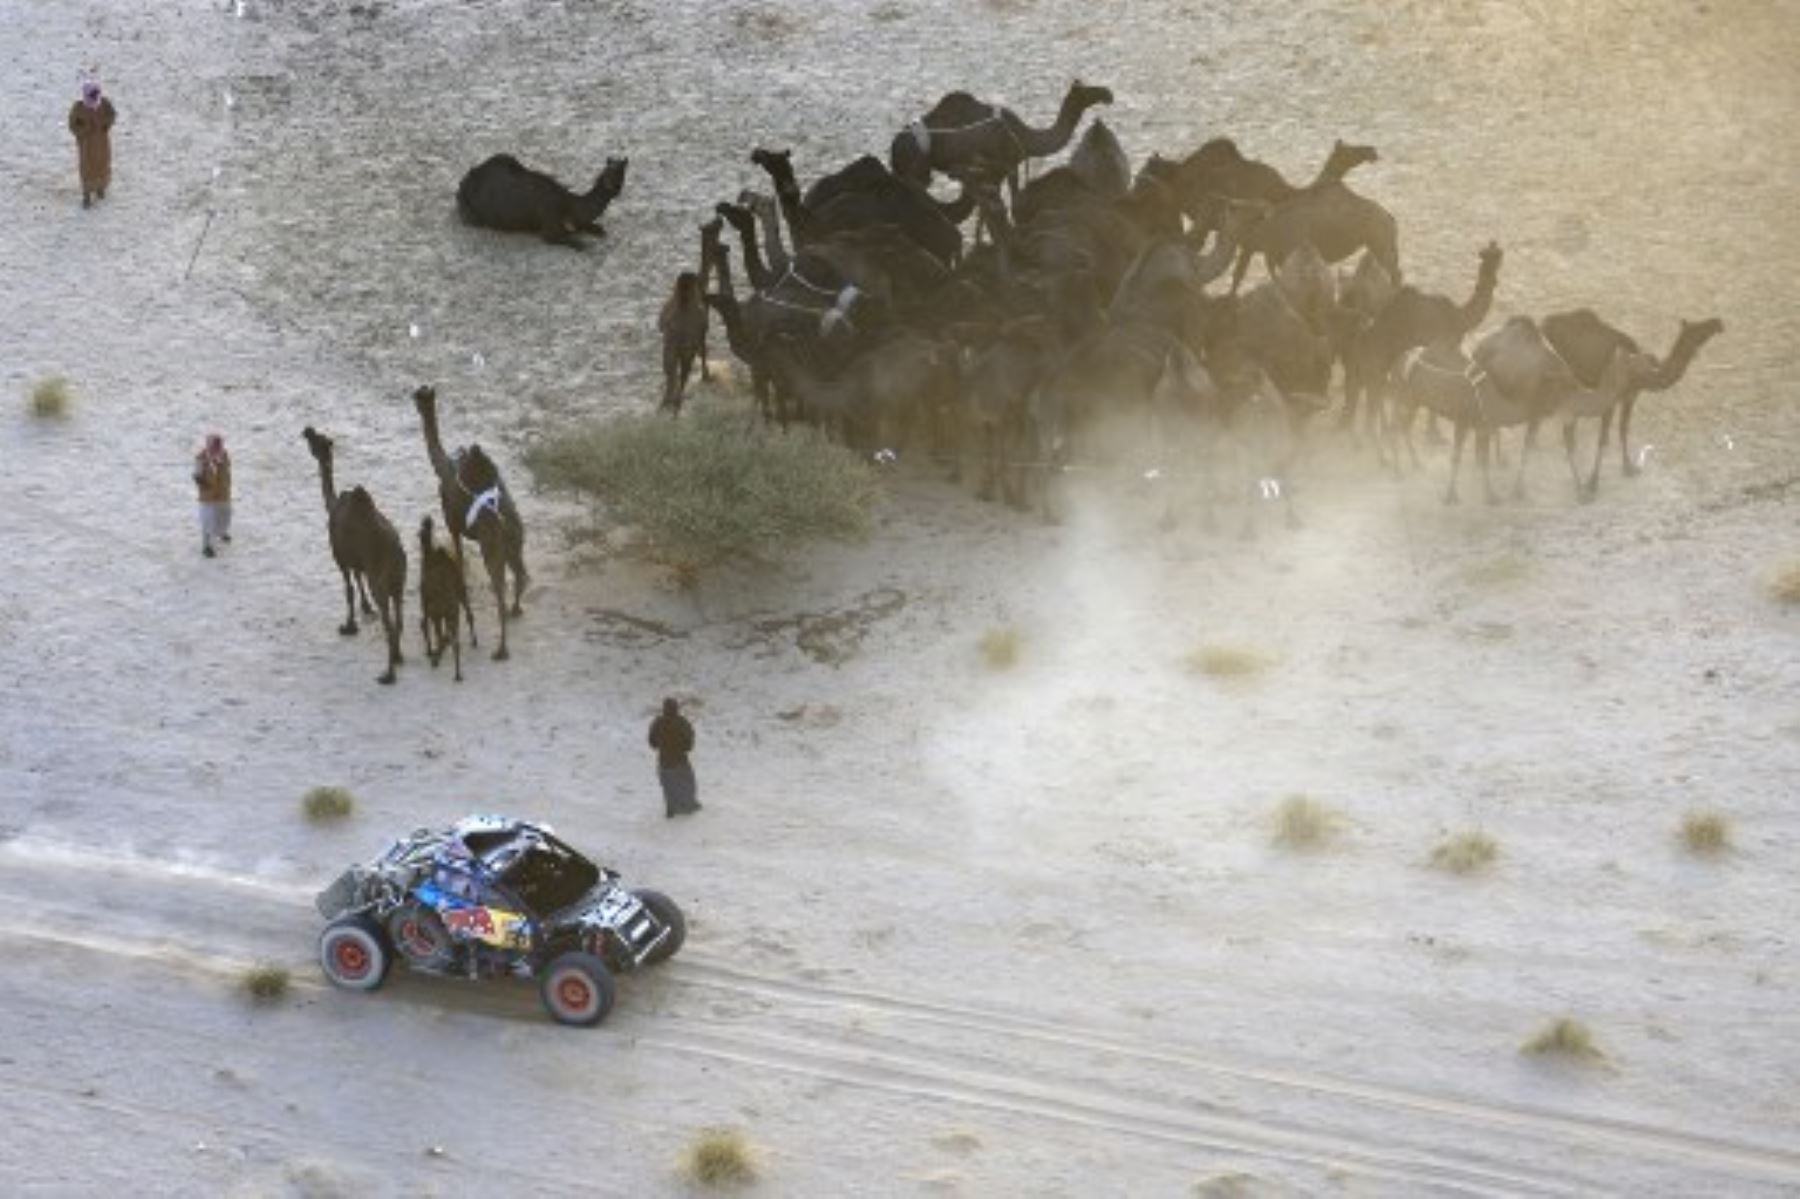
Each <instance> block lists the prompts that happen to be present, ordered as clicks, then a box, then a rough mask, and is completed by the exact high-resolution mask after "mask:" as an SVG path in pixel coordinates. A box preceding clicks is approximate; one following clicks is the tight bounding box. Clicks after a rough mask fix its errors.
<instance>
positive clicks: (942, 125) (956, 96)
mask: <svg viewBox="0 0 1800 1199" xmlns="http://www.w3.org/2000/svg"><path fill="white" fill-rule="evenodd" d="M993 115H994V106H993V105H992V104H989V103H988V102H987V101H985V100H977V99H976V98H975V97H974V96H971V95H970V94H969V93H968V92H946V93H945V94H944V98H943V99H941V100H939V101H938V102H937V103H936V104H933V105H932V106H931V111H930V112H928V113H926V114H925V115H924V117H923V118H921V119H922V120H923V121H924V122H925V124H926V126H927V127H929V128H932V129H958V128H961V127H962V126H965V125H974V124H978V123H980V122H982V121H986V120H989V119H991V118H992V117H993Z"/></svg>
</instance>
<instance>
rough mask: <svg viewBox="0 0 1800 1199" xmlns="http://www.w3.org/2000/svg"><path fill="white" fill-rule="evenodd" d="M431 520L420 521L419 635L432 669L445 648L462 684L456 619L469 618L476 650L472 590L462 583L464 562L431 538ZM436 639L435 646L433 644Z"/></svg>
mask: <svg viewBox="0 0 1800 1199" xmlns="http://www.w3.org/2000/svg"><path fill="white" fill-rule="evenodd" d="M431 532H432V527H431V517H429V516H427V517H426V518H425V519H424V520H421V521H420V522H419V635H420V636H421V637H422V638H424V641H425V656H426V657H427V658H429V659H430V660H431V666H432V669H433V670H435V669H437V665H438V663H439V662H440V661H442V660H443V657H444V646H445V645H448V646H449V647H450V656H451V659H452V660H453V662H454V664H455V667H456V681H457V682H459V683H460V682H462V681H463V674H462V638H461V637H460V636H458V634H457V627H456V626H457V620H458V619H459V617H461V616H465V615H466V616H467V617H468V618H469V648H470V649H474V648H475V610H474V609H473V608H471V607H470V606H469V588H468V586H467V584H466V583H465V582H464V580H463V572H462V563H461V562H458V561H457V560H456V555H455V554H452V553H451V552H450V551H449V549H447V548H446V547H444V546H441V545H437V544H436V543H434V542H433V541H432V537H431ZM434 636H435V644H434Z"/></svg>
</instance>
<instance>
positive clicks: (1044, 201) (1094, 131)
mask: <svg viewBox="0 0 1800 1199" xmlns="http://www.w3.org/2000/svg"><path fill="white" fill-rule="evenodd" d="M1131 184H1132V178H1131V160H1130V159H1129V158H1127V157H1126V155H1125V150H1124V148H1123V147H1122V146H1120V145H1119V139H1118V137H1117V136H1116V135H1114V133H1113V131H1112V130H1111V129H1109V128H1108V127H1107V124H1106V122H1105V121H1098V120H1097V121H1094V122H1093V123H1092V124H1090V125H1089V126H1088V127H1087V130H1086V132H1084V133H1083V134H1082V135H1081V140H1080V141H1079V142H1077V143H1076V144H1075V149H1074V150H1072V151H1071V152H1070V153H1069V161H1068V162H1066V163H1064V164H1063V165H1062V166H1059V167H1052V168H1051V169H1050V170H1048V171H1045V172H1044V173H1043V174H1042V175H1040V176H1038V177H1037V178H1036V179H1033V180H1032V181H1031V182H1030V183H1028V184H1026V185H1025V186H1024V187H1023V188H1021V189H1020V190H1019V195H1018V199H1017V200H1016V201H1015V202H1014V204H1013V213H1012V215H1013V220H1014V222H1016V223H1017V224H1020V225H1028V224H1030V223H1031V221H1032V220H1033V219H1034V218H1036V217H1037V216H1039V215H1040V214H1042V213H1043V212H1046V211H1048V210H1050V209H1052V208H1063V207H1067V206H1069V205H1072V204H1081V203H1086V202H1088V201H1091V200H1118V199H1121V198H1123V197H1124V196H1125V195H1126V194H1127V193H1128V192H1130V191H1131Z"/></svg>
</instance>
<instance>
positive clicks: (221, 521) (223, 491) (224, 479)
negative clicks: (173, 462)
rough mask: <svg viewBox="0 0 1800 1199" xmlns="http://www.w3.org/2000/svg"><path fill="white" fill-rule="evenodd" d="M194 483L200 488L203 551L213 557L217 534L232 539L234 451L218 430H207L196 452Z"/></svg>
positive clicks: (222, 539)
mask: <svg viewBox="0 0 1800 1199" xmlns="http://www.w3.org/2000/svg"><path fill="white" fill-rule="evenodd" d="M194 486H195V487H197V488H199V489H200V552H201V553H203V554H205V555H206V556H207V557H208V558H211V557H213V556H214V554H213V539H214V538H217V539H218V540H220V541H223V542H225V543H226V544H228V545H229V544H230V543H231V455H230V454H227V453H226V452H225V439H224V438H223V437H220V436H219V435H218V434H217V433H208V434H207V435H206V445H205V447H204V448H203V449H201V451H200V452H199V453H198V454H196V455H194Z"/></svg>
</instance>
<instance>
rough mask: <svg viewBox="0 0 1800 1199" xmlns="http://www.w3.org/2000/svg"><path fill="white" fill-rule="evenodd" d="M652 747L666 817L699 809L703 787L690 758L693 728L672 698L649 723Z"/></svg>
mask: <svg viewBox="0 0 1800 1199" xmlns="http://www.w3.org/2000/svg"><path fill="white" fill-rule="evenodd" d="M650 748H651V749H654V750H655V751H656V777H657V779H658V780H660V781H661V783H662V793H663V815H664V817H665V818H673V817H676V816H686V815H689V814H691V813H694V812H698V811H699V810H700V799H699V791H700V784H699V783H698V782H697V781H695V779H694V768H693V766H692V765H691V764H690V763H689V762H688V755H689V754H690V753H692V752H693V751H694V726H693V725H691V724H689V723H688V719H687V717H685V716H683V715H682V714H681V706H680V705H679V704H677V703H676V702H675V701H674V700H672V699H665V700H663V707H662V715H661V716H658V717H657V718H656V719H655V720H653V721H651V722H650Z"/></svg>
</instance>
